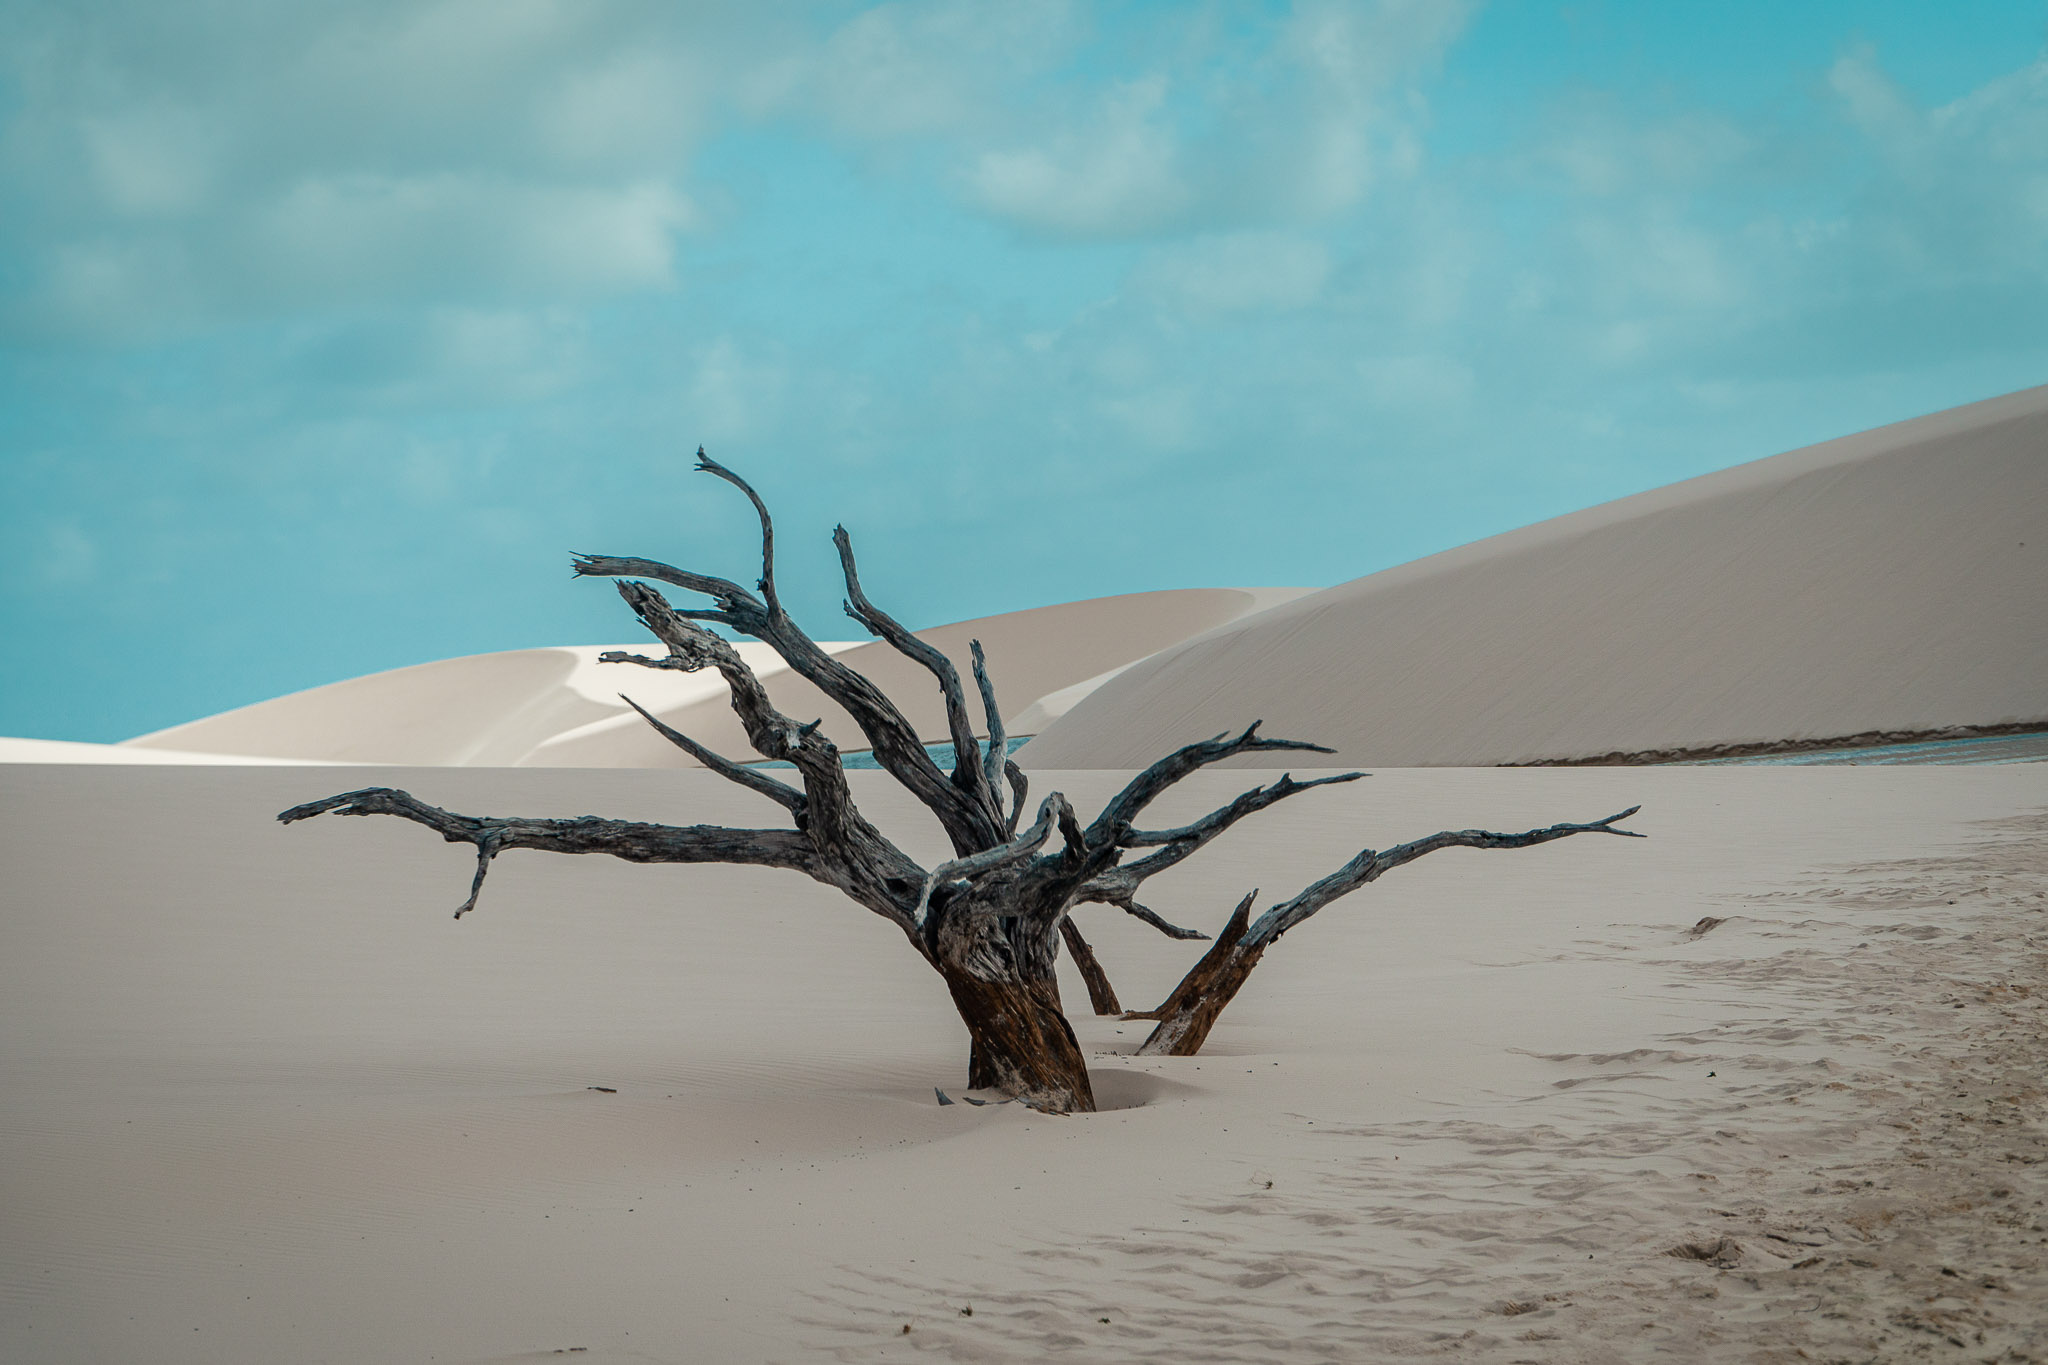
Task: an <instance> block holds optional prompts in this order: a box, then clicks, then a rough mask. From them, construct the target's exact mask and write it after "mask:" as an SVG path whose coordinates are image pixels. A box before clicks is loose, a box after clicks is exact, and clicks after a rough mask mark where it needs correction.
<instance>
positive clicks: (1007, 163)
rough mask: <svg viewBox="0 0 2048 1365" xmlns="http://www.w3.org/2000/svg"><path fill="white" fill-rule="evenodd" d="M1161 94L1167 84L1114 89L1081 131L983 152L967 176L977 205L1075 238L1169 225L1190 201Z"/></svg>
mask: <svg viewBox="0 0 2048 1365" xmlns="http://www.w3.org/2000/svg"><path fill="white" fill-rule="evenodd" d="M1165 95H1166V80H1165V78H1164V77H1161V76H1151V77H1147V78H1145V79H1143V80H1139V81H1134V82H1132V83H1130V84H1128V85H1124V86H1121V87H1119V88H1117V89H1114V90H1112V91H1111V92H1110V93H1109V94H1108V95H1107V96H1106V97H1105V98H1104V99H1103V100H1102V107H1101V113H1100V114H1099V116H1098V117H1097V118H1096V120H1095V121H1094V122H1092V123H1091V124H1089V125H1088V126H1087V127H1086V128H1084V129H1077V130H1074V131H1071V132H1067V133H1065V134H1062V135H1061V136H1059V137H1058V138H1056V139H1054V140H1053V141H1051V142H1049V143H1046V144H1042V145H1039V146H1034V147H1024V148H1019V149H1016V150H1009V151H991V152H984V153H983V154H982V155H981V156H980V158H979V159H978V160H977V162H976V164H975V166H974V169H973V171H972V172H971V173H970V175H969V181H970V183H971V185H972V186H973V190H974V195H975V198H976V199H977V200H978V201H979V202H980V203H981V204H982V206H983V207H985V208H987V209H988V210H989V211H990V212H992V213H995V214H996V215H998V216H999V217H1003V218H1008V219H1010V220H1011V221H1012V222H1016V223H1019V224H1023V225H1026V226H1029V227H1034V228H1039V229H1043V230H1046V231H1050V232H1053V233H1058V234H1066V235H1073V236H1110V237H1121V236H1135V235H1139V234H1143V233H1145V232H1149V231H1152V230H1154V229H1156V228H1159V227H1161V226H1164V225H1166V224H1168V223H1171V222H1173V221H1174V220H1175V219H1176V218H1178V217H1179V216H1180V215H1181V214H1182V213H1183V212H1184V211H1185V210H1186V209H1187V207H1188V204H1189V200H1190V194H1189V190H1188V188H1187V186H1185V185H1184V184H1183V183H1182V182H1181V179H1180V176H1179V173H1178V171H1177V168H1176V165H1175V162H1176V160H1177V158H1178V156H1179V146H1178V143H1177V139H1176V138H1175V135H1174V133H1173V130H1172V128H1171V127H1170V126H1169V125H1168V124H1167V122H1166V120H1165V119H1164V118H1163V113H1164V110H1163V107H1162V106H1163V105H1164V102H1165Z"/></svg>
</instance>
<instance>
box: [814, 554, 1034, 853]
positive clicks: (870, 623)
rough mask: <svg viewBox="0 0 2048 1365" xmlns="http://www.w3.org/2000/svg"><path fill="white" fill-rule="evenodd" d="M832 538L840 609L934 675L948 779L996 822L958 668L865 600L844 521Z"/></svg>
mask: <svg viewBox="0 0 2048 1365" xmlns="http://www.w3.org/2000/svg"><path fill="white" fill-rule="evenodd" d="M832 543H833V544H834V545H836V546H838V547H839V568H840V571H841V572H842V573H843V574H844V575H845V577H846V604H845V605H846V614H847V615H848V616H851V617H852V618H853V619H854V620H856V621H858V622H860V623H861V624H862V625H863V626H866V627H867V628H868V630H869V631H871V632H873V633H874V634H875V635H876V636H878V637H880V638H881V639H883V640H886V641H888V642H889V644H890V646H891V647H892V648H894V649H895V650H896V652H897V653H899V654H901V655H903V656H904V657H906V658H908V659H911V660H912V661H914V662H916V663H919V664H922V665H924V667H925V669H926V671H928V672H929V673H930V674H931V675H932V676H933V677H934V678H936V679H938V683H939V694H940V696H941V697H942V698H943V699H944V701H945V704H946V729H947V732H948V733H949V734H950V735H951V736H952V740H953V785H954V786H955V787H957V788H959V790H960V791H961V792H962V793H963V794H964V795H965V796H966V797H967V799H968V800H970V801H972V802H974V803H975V804H976V805H977V806H979V807H980V808H981V809H982V810H983V811H985V812H987V814H988V816H989V818H990V819H991V820H992V821H993V822H994V824H995V826H996V827H997V828H999V829H1000V828H1001V827H1002V823H1003V809H1002V801H1001V799H1000V798H999V797H998V796H997V795H996V791H995V788H994V787H992V786H991V784H990V782H989V779H988V775H987V773H986V771H985V770H984V768H983V765H982V763H981V746H980V745H978V744H976V743H975V740H974V722H973V721H972V720H971V719H970V718H969V716H968V714H967V695H966V693H965V691H964V690H963V689H962V688H961V686H960V670H959V669H957V668H955V667H954V666H953V661H952V660H951V659H949V658H947V657H946V654H945V651H944V650H941V649H939V648H937V647H936V646H934V645H930V644H927V643H925V642H924V641H923V640H920V639H918V638H917V636H915V635H913V634H911V633H910V631H909V630H908V629H907V628H906V627H905V626H904V625H903V624H902V623H901V622H900V621H898V620H897V619H896V618H895V617H893V616H891V615H889V613H887V612H885V611H883V610H882V609H881V608H880V607H877V606H876V605H875V604H874V603H873V602H870V601H869V600H868V596H867V594H866V593H865V592H863V591H862V590H861V586H860V568H859V566H858V565H857V564H855V562H854V558H853V537H852V536H850V535H848V534H847V533H846V528H845V527H844V526H838V527H834V528H833V531H832ZM991 695H992V694H991Z"/></svg>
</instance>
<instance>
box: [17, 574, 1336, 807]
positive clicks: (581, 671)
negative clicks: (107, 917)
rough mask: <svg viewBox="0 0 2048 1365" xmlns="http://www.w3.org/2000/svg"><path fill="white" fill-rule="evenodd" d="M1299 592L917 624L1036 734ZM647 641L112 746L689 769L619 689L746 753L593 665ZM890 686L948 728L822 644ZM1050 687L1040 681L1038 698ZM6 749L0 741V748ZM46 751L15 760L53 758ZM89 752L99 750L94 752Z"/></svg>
mask: <svg viewBox="0 0 2048 1365" xmlns="http://www.w3.org/2000/svg"><path fill="white" fill-rule="evenodd" d="M1306 591H1308V589H1304V588H1249V589H1234V588H1197V589H1186V590H1176V591H1170V592H1150V593H1130V594H1125V595H1122V596H1115V597H1103V598H1096V599H1093V600H1090V601H1085V602H1069V603H1063V604H1061V605H1058V606H1051V607H1039V608H1034V609H1032V610H1029V611H1018V612H1008V613H1005V614H1003V615H1000V616H990V617H984V618H981V619H979V620H974V621H965V622H960V623H958V624H955V625H949V626H939V627H936V628H934V629H932V630H927V631H920V632H918V633H919V635H920V636H921V637H922V638H924V639H926V640H929V641H931V642H932V643H934V644H936V645H938V646H939V648H941V649H943V650H945V651H946V652H947V653H948V654H949V655H951V656H952V657H953V658H954V659H955V660H956V662H958V663H959V665H960V667H961V669H962V673H963V676H968V677H971V674H968V673H967V668H968V663H967V657H968V656H967V642H968V641H969V640H970V639H975V638H979V639H980V640H981V641H982V644H983V646H984V648H985V649H986V650H987V652H988V656H989V660H990V668H991V671H992V672H993V674H994V676H995V679H996V683H997V687H998V697H999V698H1000V699H1001V701H1002V702H1003V705H1004V706H1005V707H1006V708H1010V709H1009V711H1008V714H1007V715H1006V719H1009V718H1012V717H1014V718H1016V719H1017V720H1018V721H1019V722H1020V723H1021V724H1023V725H1028V726H1030V727H1031V728H1030V729H1020V730H1019V731H1017V733H1020V734H1029V733H1033V732H1034V731H1035V730H1036V728H1037V727H1038V726H1040V725H1042V724H1045V723H1047V722H1048V721H1050V720H1051V719H1052V718H1053V717H1054V716H1056V715H1058V714H1059V713H1060V712H1061V711H1062V710H1064V708H1065V707H1066V706H1068V705H1071V704H1072V703H1073V702H1074V701H1075V700H1077V699H1078V698H1079V697H1080V696H1082V695H1085V693H1086V691H1087V689H1088V687H1089V686H1090V685H1091V683H1092V682H1096V681H1100V680H1101V679H1102V678H1104V677H1106V676H1108V675H1109V674H1111V673H1113V672H1114V671H1115V670H1116V669H1118V668H1121V667H1124V666H1127V665H1129V664H1131V663H1133V662H1135V661H1136V660H1138V659H1140V658H1142V657H1144V656H1145V655H1147V654H1150V653H1153V652H1154V651H1156V650H1160V649H1163V648H1165V647H1167V646H1168V645H1171V644H1174V643H1176V642H1178V641H1180V640H1184V639H1187V638H1188V637H1189V636H1191V635H1196V634H1199V633H1200V632H1202V631H1206V630H1209V629H1212V628H1214V627H1217V626H1221V625H1225V624H1227V623H1229V622H1230V621H1233V620H1236V619H1238V618H1239V617H1242V616H1245V615H1248V614H1251V613H1253V612H1257V611H1261V610H1263V609H1265V608H1267V607H1269V606H1272V605H1275V604H1277V603H1279V602H1283V601H1287V600H1289V599H1290V598H1292V597H1297V596H1300V595H1301V594H1302V593H1304V592H1306ZM650 647H651V645H650V642H639V643H634V644H630V645H588V646H562V647H555V648H543V649H519V650H507V651H503V652H500V653H494V654H474V655H468V656H465V657H462V658H455V659H443V660H439V661H436V662H433V663H427V664H419V665H416V666H414V667H410V668H399V669H392V670H390V671H387V672H383V673H373V674H370V675H367V676H365V677H360V678H350V679H347V680H346V681H343V682H337V683H331V684H328V685H327V686H324V687H316V688H311V689H309V690H307V691H304V692H295V693H292V694H291V695H289V696H285V697H277V698H274V699H272V700H270V701H264V702H258V703H256V704H254V705H251V706H244V707H240V708H238V709H236V710H233V711H226V712H223V713H221V714H220V715H216V716H208V717H205V718H204V719H201V720H195V721H191V722H188V723H186V724H183V725H177V726H173V727H171V728H170V729H167V730H159V731H156V732H155V733H153V734H148V735H143V736H140V737H138V738H135V739H131V740H128V741H126V742H125V743H124V744H123V745H122V746H121V748H122V749H124V750H134V751H146V750H163V751H176V752H180V753H188V754H189V753H209V754H226V755H235V756H238V757H245V756H260V757H266V758H273V759H291V760H303V761H327V762H346V763H403V764H435V765H450V766H499V767H694V766H696V765H695V763H694V762H693V761H692V760H691V759H689V758H688V757H687V756H686V755H684V754H683V753H682V752H680V751H679V750H677V749H676V748H674V747H673V746H672V745H670V744H669V743H667V742H666V741H665V740H663V739H662V738H661V737H660V736H659V735H657V734H655V733H654V732H653V731H652V730H651V729H649V728H648V726H647V725H646V723H645V722H644V721H642V720H641V719H640V718H639V717H638V716H636V715H634V714H633V713H632V711H631V710H629V709H628V708H627V707H626V705H625V704H624V703H623V702H621V701H620V700H619V695H618V694H619V693H621V692H624V693H626V694H627V695H630V696H631V697H632V698H633V699H634V700H635V701H637V702H639V703H640V704H641V705H642V706H645V707H647V709H648V710H650V711H652V712H654V713H655V714H657V715H659V716H661V717H662V718H663V719H664V720H666V721H667V722H668V723H669V724H671V725H674V726H676V727H677V728H678V729H681V730H683V731H684V732H685V733H688V734H690V735H692V736H693V737H694V738H696V739H698V740H700V741H702V742H704V743H706V744H709V745H710V746H711V747H712V748H714V749H720V750H723V751H724V752H727V753H730V754H732V755H735V756H741V757H744V756H747V755H750V754H751V750H750V749H749V748H748V746H747V743H746V738H745V736H744V735H743V734H742V733H741V732H740V730H739V726H738V722H737V721H736V720H735V719H734V717H733V715H732V711H731V707H730V706H729V704H728V702H727V700H726V694H725V685H724V683H723V681H722V680H721V679H719V678H718V677H717V675H715V674H686V673H670V672H654V671H650V670H647V669H641V668H634V667H632V666H630V665H600V664H598V663H597V661H596V660H597V656H598V654H599V653H601V652H602V651H604V650H606V649H625V650H628V651H630V652H634V653H646V652H648V650H649V649H650ZM739 648H740V653H741V656H742V657H744V658H745V659H746V660H747V661H748V663H749V664H750V665H751V666H752V667H753V668H754V669H755V671H756V672H757V673H758V674H759V675H760V676H761V678H762V679H763V681H764V682H765V683H766V684H767V686H768V690H769V692H770V694H771V695H772V696H774V698H775V699H776V701H777V703H778V704H779V705H780V706H781V707H782V709H783V710H785V711H786V712H788V713H789V714H791V715H800V716H802V717H803V718H804V719H806V720H809V719H813V718H817V717H823V718H824V719H825V721H826V733H827V734H830V735H832V736H833V737H834V738H836V739H838V741H839V742H840V744H841V745H842V746H843V747H845V748H847V749H858V748H864V747H866V742H865V740H864V739H863V738H862V737H861V735H860V732H859V730H858V729H857V728H856V727H855V726H854V724H853V722H852V720H851V719H850V718H848V717H847V716H846V715H845V714H844V713H843V712H841V711H840V710H839V709H838V708H837V707H836V706H834V705H832V704H831V703H830V702H828V701H826V700H825V698H824V697H823V696H822V694H820V693H819V692H818V691H817V689H816V688H814V687H812V686H811V685H810V684H809V683H807V682H805V681H804V680H803V679H801V678H798V677H796V676H795V675H794V674H791V673H790V672H789V671H788V670H787V669H786V667H785V666H784V665H783V663H782V661H781V660H780V659H779V658H777V657H776V656H775V654H774V652H773V651H772V650H771V649H769V648H768V647H767V646H765V645H762V644H760V643H758V642H755V641H741V642H740V645H739ZM825 648H826V649H827V650H829V651H831V652H832V653H834V654H841V655H845V656H847V662H849V663H850V664H852V665H853V666H854V667H856V668H858V669H860V670H861V671H862V672H864V673H866V674H867V675H868V676H869V677H871V678H873V679H874V680H875V681H876V682H877V683H878V684H880V685H881V686H882V688H883V689H884V690H885V691H888V692H890V693H891V694H892V695H893V696H895V697H896V698H897V699H898V701H899V703H900V704H901V705H902V707H903V709H904V712H905V714H906V715H908V716H909V718H910V719H911V721H912V722H913V723H914V724H916V725H917V726H918V729H919V733H920V734H921V735H923V736H924V737H925V739H926V740H927V741H941V740H944V739H946V738H947V732H946V723H945V714H944V709H943V707H942V706H941V705H940V701H939V693H938V689H937V686H936V685H935V684H934V683H932V681H931V678H930V675H929V674H927V673H925V672H924V671H923V670H922V669H920V668H919V667H918V666H917V665H915V664H913V663H911V662H910V661H908V660H907V659H904V658H903V657H902V656H901V655H899V654H897V653H896V652H895V651H894V650H893V649H891V648H889V647H888V646H887V645H884V644H881V643H880V642H873V641H870V642H841V643H828V644H826V645H825ZM1048 694H1051V695H1050V696H1048ZM5 757H6V755H5V751H4V750H0V760H4V758H5ZM61 757H62V755H61V753H59V752H58V751H51V752H49V753H46V754H44V755H41V756H38V757H36V758H33V759H30V760H27V761H40V762H55V761H60V759H61ZM95 759H96V761H112V760H106V759H105V758H104V756H99V755H96V756H95Z"/></svg>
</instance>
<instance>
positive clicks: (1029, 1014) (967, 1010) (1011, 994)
mask: <svg viewBox="0 0 2048 1365" xmlns="http://www.w3.org/2000/svg"><path fill="white" fill-rule="evenodd" d="M940 972H941V974H943V975H944V976H945V978H946V988H947V989H948V990H949V991H951V992H952V994H953V1007H954V1008H955V1009H957V1010H959V1012H960V1018H961V1020H962V1021H963V1022H964V1023H965V1024H966V1025H967V1036H968V1039H969V1040H970V1043H971V1045H972V1051H971V1052H970V1054H969V1057H968V1064H967V1083H968V1084H969V1085H970V1086H973V1087H974V1088H976V1089H990V1090H1000V1091H1002V1092H1003V1093H1004V1094H1007V1095H1015V1096H1018V1097H1019V1098H1021V1099H1024V1100H1026V1101H1028V1102H1029V1103H1031V1104H1032V1105H1034V1106H1036V1107H1038V1108H1040V1109H1046V1110H1050V1111H1052V1112H1053V1113H1056V1114H1064V1113H1078V1114H1086V1113H1091V1112H1093V1110H1094V1108H1095V1089H1094V1087H1093V1086H1092V1085H1090V1084H1089V1081H1088V1061H1087V1058H1086V1057H1085V1056H1084V1055H1083V1054H1082V1052H1081V1043H1080V1040H1079V1039H1077V1038H1076V1037H1075V1036H1074V1030H1073V1027H1072V1026H1071V1025H1070V1024H1068V1023H1067V1016H1066V1015H1065V1014H1063V1013H1061V1012H1060V1002H1059V996H1058V994H1057V993H1056V992H1055V991H1053V990H1051V989H1050V988H1048V986H1047V985H1046V983H1044V982H1037V981H1031V982H1022V981H983V980H981V979H980V978H978V977H975V976H971V975H969V974H967V973H965V972H961V971H957V970H953V969H950V968H947V967H943V966H942V967H941V968H940Z"/></svg>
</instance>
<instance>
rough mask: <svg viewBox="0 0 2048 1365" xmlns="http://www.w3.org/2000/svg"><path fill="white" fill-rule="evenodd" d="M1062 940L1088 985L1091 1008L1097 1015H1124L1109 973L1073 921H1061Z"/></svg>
mask: <svg viewBox="0 0 2048 1365" xmlns="http://www.w3.org/2000/svg"><path fill="white" fill-rule="evenodd" d="M1060 938H1061V939H1062V940H1064V941H1065V943H1066V945H1067V952H1068V953H1069V954H1071V955H1072V957H1073V959H1074V967H1075V969H1076V970H1078V971H1079V972H1080V973H1081V979H1082V980H1083V981H1085V982H1087V983H1088V1004H1089V1006H1090V1007H1091V1008H1093V1009H1094V1011H1095V1012H1096V1013H1097V1014H1122V1013H1123V1011H1124V1007H1123V1006H1122V1005H1120V1004H1118V1003H1117V998H1116V988H1115V987H1114V986H1112V985H1110V984H1109V973H1107V972H1105V971H1103V970H1102V964H1101V963H1100V962H1098V961H1096V960H1095V950H1094V949H1093V948H1091V947H1089V946H1088V940H1087V939H1085V938H1082V937H1081V931H1080V930H1079V929H1077V928H1075V927H1074V921H1073V920H1072V919H1063V920H1061V921H1060Z"/></svg>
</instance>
